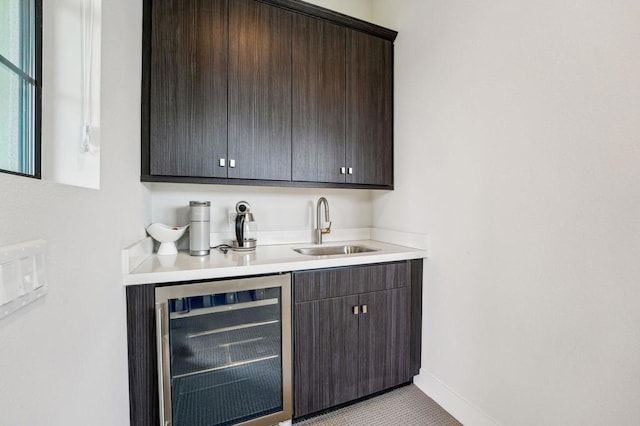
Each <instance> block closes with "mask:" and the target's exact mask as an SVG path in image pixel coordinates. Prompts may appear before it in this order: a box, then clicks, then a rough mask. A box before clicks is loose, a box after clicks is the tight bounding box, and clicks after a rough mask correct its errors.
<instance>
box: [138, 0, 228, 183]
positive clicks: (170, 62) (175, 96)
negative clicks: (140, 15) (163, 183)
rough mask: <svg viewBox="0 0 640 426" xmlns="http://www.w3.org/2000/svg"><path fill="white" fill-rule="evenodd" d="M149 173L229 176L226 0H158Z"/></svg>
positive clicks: (154, 24)
mask: <svg viewBox="0 0 640 426" xmlns="http://www.w3.org/2000/svg"><path fill="white" fill-rule="evenodd" d="M151 16H152V18H151V20H152V27H151V28H152V32H151V51H152V55H151V66H150V68H151V69H150V71H151V72H150V84H151V88H150V89H151V90H150V92H149V97H148V102H149V107H150V114H149V119H150V122H149V137H148V141H149V167H150V170H149V173H150V174H151V175H157V176H199V177H226V176H227V172H226V168H223V167H218V159H219V158H226V157H227V63H228V57H227V37H228V33H229V32H228V26H227V1H226V0H155V1H154V3H153V9H152V14H151Z"/></svg>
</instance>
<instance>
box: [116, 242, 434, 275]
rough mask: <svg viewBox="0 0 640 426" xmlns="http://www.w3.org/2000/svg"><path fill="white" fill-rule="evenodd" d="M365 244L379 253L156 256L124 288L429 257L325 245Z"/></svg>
mask: <svg viewBox="0 0 640 426" xmlns="http://www.w3.org/2000/svg"><path fill="white" fill-rule="evenodd" d="M344 244H353V245H363V246H366V247H370V248H373V249H376V250H377V251H372V252H367V253H356V254H349V255H331V256H308V255H303V254H300V253H297V252H295V251H293V249H294V248H298V247H311V246H314V244H310V243H299V244H280V245H269V246H258V247H257V249H256V250H255V251H254V252H234V251H231V250H230V251H229V252H228V253H227V254H223V253H221V252H220V251H218V250H211V254H209V255H208V256H202V257H197V256H189V254H188V252H185V251H180V252H179V253H178V254H177V255H174V256H158V255H155V254H154V255H152V256H149V257H148V258H147V259H145V260H144V261H143V262H141V263H140V264H139V265H138V266H137V267H136V268H135V269H133V270H132V271H131V272H130V273H128V274H125V275H124V285H125V286H128V285H139V284H151V283H167V282H179V281H193V280H206V279H214V278H233V277H240V276H247V275H262V274H271V273H279V272H290V271H301V270H309V269H321V268H332V267H339V266H353V265H365V264H372V263H382V262H394V261H401V260H409V259H420V258H426V257H427V251H426V250H421V249H416V248H411V247H405V246H401V245H396V244H389V243H383V242H380V241H376V240H358V241H341V242H336V241H333V242H330V243H326V244H323V246H336V245H344Z"/></svg>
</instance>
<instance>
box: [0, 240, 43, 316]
mask: <svg viewBox="0 0 640 426" xmlns="http://www.w3.org/2000/svg"><path fill="white" fill-rule="evenodd" d="M46 249H47V242H46V241H44V240H36V241H29V242H26V243H21V244H16V245H12V246H4V247H0V319H2V318H4V317H6V316H7V315H10V314H12V313H13V312H15V311H17V310H18V309H20V308H22V307H23V306H26V305H28V304H29V303H31V302H33V301H35V300H37V299H39V298H40V297H42V296H44V295H45V294H46V293H47V286H46V284H47V276H46V268H45V264H46V258H45V256H46Z"/></svg>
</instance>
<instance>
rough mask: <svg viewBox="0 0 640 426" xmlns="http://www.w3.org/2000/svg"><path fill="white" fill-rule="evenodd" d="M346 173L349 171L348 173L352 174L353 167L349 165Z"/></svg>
mask: <svg viewBox="0 0 640 426" xmlns="http://www.w3.org/2000/svg"><path fill="white" fill-rule="evenodd" d="M347 173H349V174H350V175H352V174H353V167H349V170H348V171H347Z"/></svg>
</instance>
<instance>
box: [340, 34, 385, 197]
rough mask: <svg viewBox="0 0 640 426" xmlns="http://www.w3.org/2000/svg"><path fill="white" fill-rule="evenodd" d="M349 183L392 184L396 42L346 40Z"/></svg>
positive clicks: (354, 36)
mask: <svg viewBox="0 0 640 426" xmlns="http://www.w3.org/2000/svg"><path fill="white" fill-rule="evenodd" d="M347 141H348V143H347V182H348V183H360V184H364V183H367V184H370V185H393V43H392V42H390V41H388V40H383V39H381V38H378V37H372V36H370V35H368V34H364V33H361V32H358V31H349V33H348V40H347Z"/></svg>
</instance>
